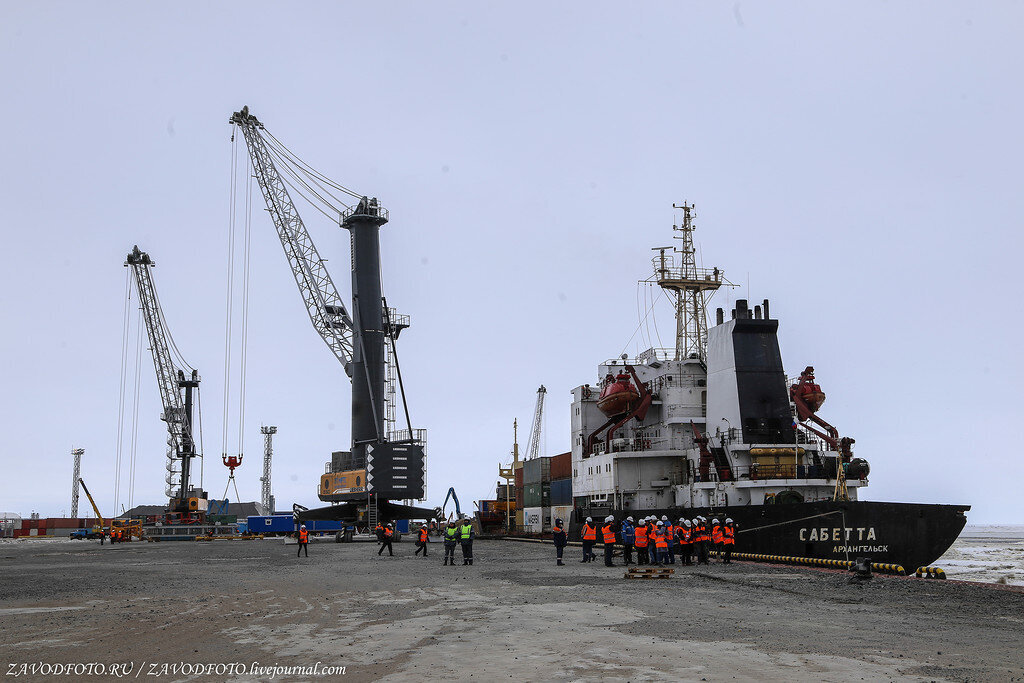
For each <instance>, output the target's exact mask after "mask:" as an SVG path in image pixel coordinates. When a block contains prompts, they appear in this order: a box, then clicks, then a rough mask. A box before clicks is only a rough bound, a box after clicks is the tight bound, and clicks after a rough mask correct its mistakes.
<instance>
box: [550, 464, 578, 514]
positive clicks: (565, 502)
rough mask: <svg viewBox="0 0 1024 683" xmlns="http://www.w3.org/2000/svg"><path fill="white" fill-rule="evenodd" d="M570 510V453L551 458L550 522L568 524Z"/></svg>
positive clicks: (571, 507)
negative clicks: (557, 521)
mask: <svg viewBox="0 0 1024 683" xmlns="http://www.w3.org/2000/svg"><path fill="white" fill-rule="evenodd" d="M572 509H573V505H572V453H562V454H561V455H556V456H554V457H552V458H551V521H552V522H554V520H556V519H561V520H562V521H563V522H564V523H565V524H568V523H569V519H570V517H571V516H572Z"/></svg>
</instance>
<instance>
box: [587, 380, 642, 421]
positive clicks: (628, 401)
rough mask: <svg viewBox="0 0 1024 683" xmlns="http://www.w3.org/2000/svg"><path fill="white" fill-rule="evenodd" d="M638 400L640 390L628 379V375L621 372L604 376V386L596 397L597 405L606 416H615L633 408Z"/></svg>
mask: <svg viewBox="0 0 1024 683" xmlns="http://www.w3.org/2000/svg"><path fill="white" fill-rule="evenodd" d="M639 400H640V392H638V391H637V390H636V387H634V386H633V383H632V382H630V381H629V375H628V374H626V373H624V372H623V373H619V375H618V376H616V377H612V376H611V375H608V376H607V377H605V382H604V387H603V388H602V389H601V395H600V396H599V397H598V399H597V407H598V409H599V410H600V411H601V412H602V413H604V414H605V415H607V416H608V417H615V416H616V415H625V414H626V413H628V412H629V411H631V410H633V408H635V407H636V404H637V402H638V401H639Z"/></svg>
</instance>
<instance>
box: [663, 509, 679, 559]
mask: <svg viewBox="0 0 1024 683" xmlns="http://www.w3.org/2000/svg"><path fill="white" fill-rule="evenodd" d="M661 521H662V522H664V525H665V540H666V541H667V542H668V553H667V555H668V563H669V564H675V563H676V528H675V527H674V526H672V522H671V521H669V518H668V515H662V516H661Z"/></svg>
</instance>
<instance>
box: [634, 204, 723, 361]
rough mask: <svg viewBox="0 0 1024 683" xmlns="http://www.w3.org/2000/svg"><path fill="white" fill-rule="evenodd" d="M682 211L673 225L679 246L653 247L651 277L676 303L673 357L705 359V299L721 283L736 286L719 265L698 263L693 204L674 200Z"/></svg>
mask: <svg viewBox="0 0 1024 683" xmlns="http://www.w3.org/2000/svg"><path fill="white" fill-rule="evenodd" d="M672 208H674V209H681V210H682V212H683V220H682V224H680V225H676V224H673V225H672V230H674V231H675V232H676V233H677V234H676V235H674V238H675V239H677V240H680V242H682V244H681V245H680V246H671V247H655V248H654V249H653V251H655V252H657V255H656V256H655V257H654V259H652V263H653V265H654V280H655V281H656V282H657V283H658V285H660V286H661V287H662V288H663V289H665V290H667V291H669V292H672V293H673V294H674V295H675V305H676V349H675V351H676V353H675V359H676V360H684V359H687V358H699V359H700V361H701V362H702V363H707V339H708V319H707V303H708V301H709V300H710V299H711V297H712V296H714V294H715V292H716V291H718V289H719V287H722V286H723V285H724V286H726V287H735V286H736V285H734V284H733V283H731V282H729V281H728V280H726V279H725V274H724V273H723V271H722V270H721V269H719V268H700V267H698V266H697V259H696V249H695V248H694V246H693V231H694V230H696V226H695V225H694V217H695V215H696V211H695V210H694V209H695V206H694V205H693V204H687V203H686V202H683V203H682V204H673V205H672Z"/></svg>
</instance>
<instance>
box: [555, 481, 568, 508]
mask: <svg viewBox="0 0 1024 683" xmlns="http://www.w3.org/2000/svg"><path fill="white" fill-rule="evenodd" d="M551 504H552V505H572V479H556V480H554V481H553V482H551Z"/></svg>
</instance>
